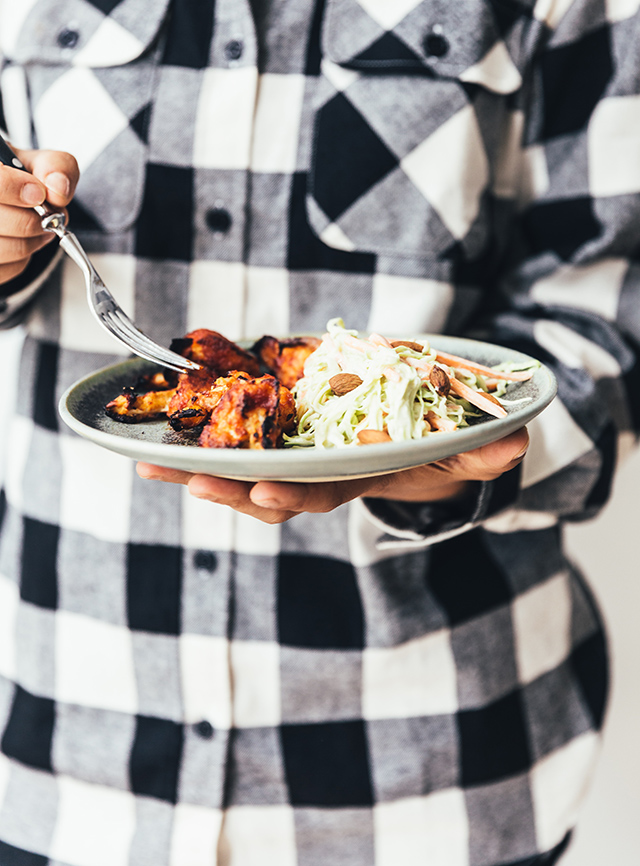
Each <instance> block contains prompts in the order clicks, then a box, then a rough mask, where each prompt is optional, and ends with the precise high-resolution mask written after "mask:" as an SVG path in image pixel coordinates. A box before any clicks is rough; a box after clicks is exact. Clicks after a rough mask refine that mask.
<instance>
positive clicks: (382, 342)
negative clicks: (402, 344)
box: [369, 334, 393, 349]
mask: <svg viewBox="0 0 640 866" xmlns="http://www.w3.org/2000/svg"><path fill="white" fill-rule="evenodd" d="M369 342H370V343H371V344H372V345H374V346H385V347H386V348H387V349H393V346H392V345H391V343H390V342H389V340H387V338H386V337H383V336H382V334H369Z"/></svg>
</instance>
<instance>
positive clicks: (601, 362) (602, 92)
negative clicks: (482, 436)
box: [365, 0, 640, 546]
mask: <svg viewBox="0 0 640 866" xmlns="http://www.w3.org/2000/svg"><path fill="white" fill-rule="evenodd" d="M632 7H634V8H635V9H637V4H625V3H615V2H613V3H607V4H603V3H602V2H601V0H574V2H573V3H570V4H569V5H568V4H567V3H566V2H554V0H549V2H545V3H541V2H540V3H537V4H536V5H535V7H534V10H533V15H532V19H531V24H530V26H529V28H528V29H527V30H526V31H523V39H522V51H523V54H526V55H527V57H526V59H525V60H524V61H522V63H521V68H522V72H523V86H522V88H521V89H520V90H519V91H518V92H517V93H516V94H514V95H513V98H512V100H511V102H510V104H509V105H508V110H507V112H506V118H505V124H504V129H503V144H502V147H501V160H500V161H499V164H498V165H497V167H496V172H495V177H494V178H493V186H492V189H491V190H490V191H489V195H490V196H491V197H492V199H493V205H494V212H495V215H496V217H495V223H494V236H493V243H492V249H491V251H490V253H489V254H488V255H487V256H486V258H485V260H483V261H482V262H480V263H468V262H465V263H462V264H461V265H460V266H459V268H458V274H457V279H456V283H457V284H458V285H465V284H466V285H469V284H471V285H475V286H477V285H478V283H481V284H482V285H483V298H484V300H483V302H482V305H481V306H480V308H479V309H478V311H477V314H476V315H475V318H474V322H473V327H469V328H466V329H464V331H463V332H462V333H463V334H464V335H465V336H469V337H473V338H476V339H481V340H486V341H488V342H492V343H497V344H500V345H503V346H508V347H512V348H513V349H516V350H519V351H523V352H525V353H527V354H529V355H532V356H534V357H536V358H538V359H539V360H541V361H542V362H543V363H545V364H546V365H548V366H549V367H550V368H551V369H552V370H553V372H554V374H555V375H556V378H557V380H558V396H557V398H556V399H555V400H554V401H553V403H552V404H551V405H550V406H549V407H548V408H547V409H546V410H545V411H544V412H543V413H542V414H541V415H540V416H539V417H538V418H536V419H535V420H534V421H533V422H531V423H530V425H529V434H530V438H531V444H530V448H529V451H528V453H527V456H526V457H525V459H524V461H523V463H522V464H521V466H519V467H518V469H517V470H514V471H513V472H509V473H506V474H505V475H503V476H501V477H500V478H499V479H497V480H496V481H493V482H490V483H488V484H483V485H480V486H479V487H477V488H476V489H475V495H474V497H470V498H467V499H466V500H465V501H464V502H462V503H441V504H440V505H438V506H437V507H436V506H434V505H423V506H421V507H417V506H408V505H407V504H405V503H387V502H384V501H383V500H366V501H365V505H366V507H367V509H368V511H369V513H370V515H371V519H372V520H373V521H374V522H377V523H378V524H379V526H380V529H381V532H382V533H383V534H382V535H381V538H380V544H382V545H383V546H384V545H392V546H393V545H397V544H402V545H404V546H407V545H412V544H414V545H424V544H431V543H433V542H434V541H438V540H440V539H441V538H444V537H448V536H449V535H450V534H452V533H453V534H460V533H462V532H465V531H466V530H467V529H470V528H472V527H473V526H476V525H478V523H484V524H485V525H486V526H487V527H489V528H495V530H496V531H509V530H511V529H527V528H540V527H542V526H548V525H552V524H553V523H556V522H557V521H558V520H562V519H568V520H580V519H585V518H589V517H593V516H594V515H595V514H596V513H597V512H598V511H599V509H600V508H601V506H602V505H603V504H604V503H605V502H606V500H607V498H608V496H609V493H610V490H611V484H612V480H613V477H614V472H615V468H616V466H617V465H618V463H619V462H620V459H621V457H622V456H624V454H625V452H626V451H627V450H628V449H629V447H630V446H633V444H634V443H635V441H636V440H637V436H638V429H639V427H640V366H639V353H640V261H639V253H640V53H639V52H638V51H637V50H636V47H635V46H637V45H638V43H639V39H640V13H638V12H637V11H635V12H634V11H633V9H632ZM629 10H631V11H629Z"/></svg>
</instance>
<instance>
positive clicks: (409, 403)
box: [285, 318, 508, 448]
mask: <svg viewBox="0 0 640 866" xmlns="http://www.w3.org/2000/svg"><path fill="white" fill-rule="evenodd" d="M420 345H422V346H423V349H422V351H417V349H415V348H410V347H408V346H403V345H398V346H395V347H394V346H392V345H391V344H390V343H389V341H388V340H385V338H384V337H380V336H379V335H375V334H372V335H370V337H369V338H368V339H363V338H361V337H359V336H358V332H357V331H353V330H349V329H347V328H345V326H344V322H343V321H342V319H339V318H336V319H331V320H330V321H329V322H328V323H327V333H326V334H325V335H324V337H323V339H322V343H321V345H320V346H319V347H318V348H317V349H316V350H315V352H313V353H312V354H311V355H310V356H309V358H308V359H307V361H306V364H305V368H304V376H303V378H302V379H300V380H299V381H298V382H297V383H296V385H295V386H294V388H293V394H294V396H295V399H296V405H297V413H298V424H297V430H296V432H295V434H293V435H290V436H285V444H286V445H288V446H301V445H303V446H309V445H315V446H318V447H322V448H332V447H341V446H345V445H353V444H357V443H358V433H359V432H360V431H362V430H386V431H387V433H388V435H389V436H390V438H391V439H392V440H393V441H394V442H403V441H408V440H411V439H421V438H422V437H423V436H425V435H428V434H429V433H430V432H431V431H432V430H434V429H438V428H439V429H441V430H442V429H458V428H460V427H465V426H468V423H469V418H471V417H474V416H475V417H478V416H480V415H482V414H483V412H481V411H480V410H479V409H477V408H476V407H475V406H473V405H472V404H471V403H469V402H468V401H467V400H466V399H463V398H461V397H459V396H456V395H455V394H454V393H453V392H451V393H449V394H448V395H443V394H440V393H438V392H437V390H436V388H435V387H434V385H433V384H432V383H431V382H430V381H429V371H430V370H431V369H432V367H433V365H434V364H436V355H437V352H436V350H434V349H432V348H431V346H429V345H428V344H427V345H425V344H424V340H420ZM437 366H438V367H441V368H443V369H444V370H445V372H446V373H447V375H448V376H449V377H455V378H456V379H458V380H459V381H460V382H462V383H465V384H466V385H468V386H470V387H471V388H473V389H474V390H475V391H479V392H484V393H488V390H489V389H488V386H487V383H486V381H485V377H483V376H481V375H478V374H476V373H473V372H471V371H470V370H465V369H462V368H460V367H456V369H455V370H454V369H453V368H451V367H449V366H447V365H446V364H443V363H442V361H441V360H439V361H438V362H437ZM496 369H498V368H496ZM345 372H346V373H351V374H355V375H357V376H359V377H360V379H361V380H362V383H361V384H359V385H357V387H355V388H353V390H351V391H349V392H348V393H346V394H342V395H341V396H339V395H338V394H336V393H334V391H333V389H332V387H331V385H330V384H329V380H330V379H331V378H332V377H333V376H335V375H337V374H339V373H345ZM507 384H508V383H507V382H506V381H504V380H502V381H499V382H497V383H493V385H492V388H493V390H492V394H493V396H494V397H500V396H501V395H502V394H504V392H505V390H506V386H507ZM428 413H433V414H431V415H430V416H429V417H430V418H431V422H429V420H427V419H426V418H425V416H427V414H428Z"/></svg>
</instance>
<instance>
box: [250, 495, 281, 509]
mask: <svg viewBox="0 0 640 866" xmlns="http://www.w3.org/2000/svg"><path fill="white" fill-rule="evenodd" d="M251 501H252V502H253V504H254V505H257V506H258V507H259V508H283V507H284V506H283V505H282V502H281V501H280V500H279V499H273V498H272V497H270V496H267V497H265V498H263V497H261V496H260V497H258V496H256V497H252V498H251Z"/></svg>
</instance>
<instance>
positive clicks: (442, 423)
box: [424, 411, 458, 433]
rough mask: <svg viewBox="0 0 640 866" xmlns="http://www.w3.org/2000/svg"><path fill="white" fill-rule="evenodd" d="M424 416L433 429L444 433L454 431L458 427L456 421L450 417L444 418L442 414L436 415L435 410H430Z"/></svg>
mask: <svg viewBox="0 0 640 866" xmlns="http://www.w3.org/2000/svg"><path fill="white" fill-rule="evenodd" d="M424 417H425V418H426V419H427V421H428V422H429V424H430V425H431V427H432V429H433V430H440V431H441V432H442V433H453V431H454V430H457V429H458V425H457V424H456V422H455V421H452V420H451V419H450V418H442V417H441V416H440V415H436V413H435V412H432V411H429V412H427V414H426V415H425V416H424Z"/></svg>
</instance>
